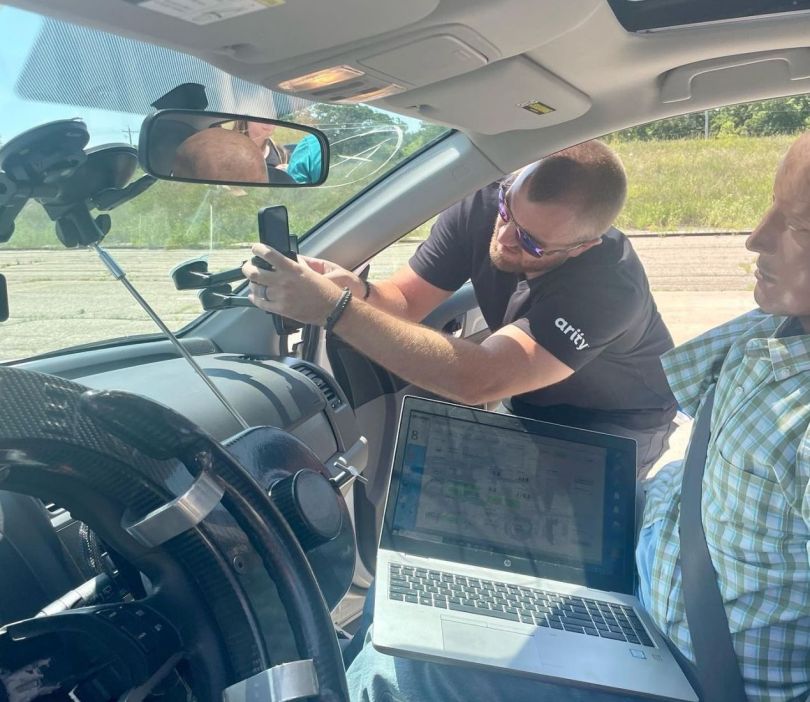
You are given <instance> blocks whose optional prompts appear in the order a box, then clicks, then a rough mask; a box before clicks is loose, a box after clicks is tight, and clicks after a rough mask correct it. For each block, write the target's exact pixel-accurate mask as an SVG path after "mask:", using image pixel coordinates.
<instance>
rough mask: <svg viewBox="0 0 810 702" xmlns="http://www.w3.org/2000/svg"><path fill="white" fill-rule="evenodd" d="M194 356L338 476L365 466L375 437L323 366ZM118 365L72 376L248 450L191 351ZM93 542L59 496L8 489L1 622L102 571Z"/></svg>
mask: <svg viewBox="0 0 810 702" xmlns="http://www.w3.org/2000/svg"><path fill="white" fill-rule="evenodd" d="M195 360H196V361H197V362H198V363H199V365H200V366H201V367H202V368H203V370H204V371H205V373H206V374H207V375H208V376H209V377H210V378H211V379H212V380H213V381H214V383H215V384H216V385H217V388H218V389H219V390H220V392H222V394H223V395H224V396H225V397H226V399H227V400H228V402H230V403H231V404H232V406H233V407H234V408H235V409H236V411H237V412H238V413H239V414H240V415H241V416H242V417H243V418H244V419H245V420H246V421H247V422H248V423H249V424H250V425H251V426H254V427H255V426H270V427H275V428H278V429H282V430H284V431H285V432H287V433H289V434H292V435H293V436H294V437H296V438H297V439H299V440H300V441H301V442H303V443H304V444H305V445H306V446H307V447H309V449H310V450H311V451H312V452H313V453H314V454H315V456H316V457H317V458H318V460H319V461H320V462H321V463H322V464H323V466H324V468H325V471H326V473H327V474H328V475H329V476H332V477H334V476H335V475H337V474H338V473H340V472H341V471H342V469H343V468H344V467H346V466H353V467H354V468H356V469H357V470H360V471H362V470H363V469H364V468H365V464H366V461H367V443H366V440H365V438H364V437H362V436H361V434H360V430H359V427H358V424H357V421H356V419H355V415H354V411H353V410H352V408H351V406H350V405H349V403H348V402H347V400H346V397H345V395H344V394H343V392H342V390H341V389H340V387H339V386H338V384H337V382H336V381H335V380H334V378H332V377H331V376H330V375H329V374H328V373H327V372H325V371H324V370H323V369H322V368H319V367H318V366H315V365H313V364H311V363H307V362H305V361H301V360H300V359H296V358H272V359H269V358H268V359H256V358H248V357H245V356H240V355H236V354H228V353H209V354H204V355H196V356H195ZM115 365H118V364H109V365H107V366H106V367H105V366H96V367H95V368H94V369H92V370H91V369H85V370H84V371H80V373H81V375H77V374H76V373H73V374H71V375H72V376H73V377H71V378H70V379H71V380H73V381H75V382H78V383H81V384H83V385H86V386H87V387H89V388H95V389H115V390H123V391H127V392H132V393H135V394H139V395H143V396H145V397H148V398H150V399H153V400H155V401H157V402H160V403H162V404H164V405H167V406H169V407H171V408H172V409H174V410H175V411H177V412H179V413H181V414H183V415H185V416H186V417H187V418H189V419H190V420H191V421H193V422H194V423H196V424H198V425H199V426H200V427H202V428H203V429H205V430H206V431H207V432H208V433H209V434H211V435H212V436H213V437H214V438H215V439H217V440H218V441H220V442H222V443H224V444H225V445H226V446H227V445H228V444H229V443H232V445H233V450H234V451H235V455H237V457H239V453H238V441H239V435H240V434H241V433H242V427H241V425H240V424H239V423H238V422H237V421H236V419H235V418H234V417H233V416H232V415H231V414H230V412H229V411H228V410H227V409H226V408H225V406H224V405H223V404H222V403H221V402H220V401H219V400H218V399H217V398H216V397H215V396H214V395H213V394H212V393H211V391H210V389H209V388H208V387H207V386H206V385H205V384H204V383H203V381H202V380H201V379H200V378H199V377H198V376H197V374H196V373H195V372H194V370H193V369H192V368H191V367H190V366H189V365H188V364H187V363H186V361H185V360H183V359H181V358H163V359H159V360H152V361H151V362H147V363H142V364H140V365H134V366H133V365H124V366H121V365H118V367H115ZM111 366H113V367H111ZM88 371H89V372H88ZM243 463H244V462H243ZM254 477H257V478H258V476H254ZM344 546H345V544H344ZM94 548H95V545H94V543H93V537H92V534H88V533H87V529H86V527H84V525H82V524H81V523H79V522H77V521H76V520H74V519H72V517H71V515H70V514H68V513H67V512H66V511H65V510H63V509H61V508H60V507H59V506H57V505H45V506H43V505H42V503H40V502H39V501H37V500H34V499H32V498H29V497H25V496H21V495H16V494H12V493H4V492H2V491H0V572H3V573H4V574H5V575H4V577H3V578H2V579H0V625H2V624H3V623H8V622H10V621H15V620H18V619H21V618H26V617H30V616H33V615H35V614H36V613H37V612H38V611H39V610H40V609H41V608H43V607H44V606H45V605H47V604H49V603H51V602H53V601H54V600H55V599H56V598H59V597H61V596H62V595H63V594H64V593H65V591H67V590H69V589H71V588H76V587H78V586H79V585H80V584H81V583H83V582H85V581H87V580H88V579H90V578H92V577H94V576H98V575H99V574H101V573H103V572H104V570H105V568H103V567H102V566H103V565H104V564H103V562H102V559H101V557H100V554H99V553H97V552H94ZM352 549H353V547H352ZM344 552H345V548H344ZM333 553H334V552H333ZM323 555H324V556H326V555H328V554H327V553H326V552H325V553H324V554H323ZM312 564H313V567H314V568H315V569H316V570H317V568H318V566H317V564H316V563H315V562H313V563H312ZM323 565H324V566H326V565H327V564H326V563H324V564H323ZM108 567H109V564H107V569H108ZM105 583H107V591H106V592H103V593H98V594H99V595H100V596H101V599H102V601H103V600H104V599H106V598H110V599H115V598H117V597H119V596H120V592H119V589H118V588H117V587H116V585H115V583H109V581H107V580H105ZM109 585H112V587H109Z"/></svg>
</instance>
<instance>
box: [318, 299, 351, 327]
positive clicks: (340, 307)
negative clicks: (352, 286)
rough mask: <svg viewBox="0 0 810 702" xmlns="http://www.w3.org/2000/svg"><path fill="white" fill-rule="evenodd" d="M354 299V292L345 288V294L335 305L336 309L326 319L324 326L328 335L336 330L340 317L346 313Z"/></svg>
mask: <svg viewBox="0 0 810 702" xmlns="http://www.w3.org/2000/svg"><path fill="white" fill-rule="evenodd" d="M351 299H352V291H351V290H349V288H343V294H342V295H341V296H340V299H339V300H338V301H337V304H336V305H335V309H333V310H332V311H331V312H330V313H329V316H328V317H327V318H326V324H324V329H325V330H326V333H327V334H328V333H330V332H331V331H332V329H333V328H334V326H335V324H337V322H338V320H339V319H340V317H341V316H342V315H343V313H344V312H345V311H346V308H347V307H348V306H349V301H350V300H351Z"/></svg>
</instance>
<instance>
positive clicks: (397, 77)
mask: <svg viewBox="0 0 810 702" xmlns="http://www.w3.org/2000/svg"><path fill="white" fill-rule="evenodd" d="M611 1H612V2H614V4H616V3H621V2H625V3H628V2H629V0H611ZM686 1H687V2H688V1H691V0H686ZM646 2H647V3H653V2H660V0H646ZM11 4H14V5H17V6H19V7H22V8H25V9H29V10H35V11H37V12H41V13H43V14H47V15H52V16H56V17H59V18H61V19H65V20H68V21H72V22H77V23H80V24H83V25H87V26H92V27H97V28H99V29H104V30H106V31H111V32H114V33H118V34H123V35H126V36H130V37H134V38H138V39H141V40H145V41H148V42H152V43H155V44H159V45H162V46H166V47H170V48H174V49H178V50H181V51H184V52H187V53H190V54H193V55H196V56H198V57H200V58H202V59H204V60H206V61H208V62H209V63H211V64H213V65H215V66H218V67H219V68H222V69H224V70H226V71H227V72H229V73H231V74H233V75H236V76H239V77H242V78H245V79H247V80H250V81H252V82H256V83H260V84H262V85H265V86H267V87H270V88H272V89H274V90H278V89H279V83H283V82H284V81H287V80H289V79H291V78H296V77H299V76H301V75H304V74H308V73H311V72H313V71H316V70H319V69H323V68H327V67H334V66H348V67H350V68H351V69H353V70H354V71H355V74H354V75H353V77H352V78H351V79H347V80H345V81H343V82H342V83H339V84H337V85H333V86H326V87H323V86H321V87H320V88H318V89H310V90H305V91H303V92H298V93H296V94H297V95H299V96H301V97H307V98H314V99H317V100H319V101H322V102H330V101H334V100H335V99H338V98H346V97H348V98H352V97H358V96H362V95H363V94H368V91H373V90H376V89H377V88H381V87H382V88H385V87H387V86H394V88H393V89H394V90H399V92H397V93H396V94H393V95H391V96H389V97H385V98H382V99H379V100H375V101H373V102H372V103H371V104H373V105H375V106H379V107H381V108H384V109H387V110H391V111H394V112H398V113H400V114H403V115H406V116H410V117H416V118H419V119H425V120H429V121H435V122H438V123H441V124H445V125H448V126H451V127H454V128H457V129H459V130H462V131H464V132H465V133H467V135H468V136H469V137H470V139H471V140H472V141H473V142H474V143H475V144H476V146H477V147H478V148H479V149H480V150H481V151H482V152H483V153H484V154H485V155H486V156H487V157H488V158H490V160H491V161H492V162H493V163H494V164H496V165H497V166H498V168H499V169H501V170H504V171H505V170H509V169H510V168H513V167H515V166H516V165H522V164H524V163H526V162H527V160H529V158H530V157H532V156H535V155H536V156H540V155H543V153H548V152H550V151H553V150H554V149H556V148H560V147H562V146H566V145H569V144H572V143H576V142H579V141H583V140H585V139H588V138H592V137H595V136H599V135H602V134H606V133H609V132H612V131H614V130H617V129H621V128H624V127H627V126H631V125H634V124H640V123H644V122H649V121H652V120H655V119H659V118H662V117H667V116H672V115H675V114H683V113H686V112H693V111H697V110H704V109H709V108H712V107H717V106H721V105H726V104H731V103H736V102H743V101H748V100H755V99H762V98H768V97H777V96H783V95H789V94H797V93H803V92H810V49H808V48H805V46H804V45H805V44H806V37H807V34H808V30H810V14H808V13H807V12H794V13H787V14H777V15H769V16H764V17H762V16H760V17H756V18H750V19H742V20H740V19H737V20H734V21H721V22H715V23H709V24H702V25H695V26H685V27H676V28H670V29H664V30H661V31H655V32H641V33H634V32H630V31H628V30H626V29H625V28H624V27H623V26H622V24H621V23H620V22H619V20H618V19H617V17H616V15H615V14H614V12H613V9H611V6H610V5H609V4H608V2H605V1H604V0H566V2H559V0H480V1H479V0H409V1H408V2H406V3H403V2H401V1H399V0H330V1H329V2H328V3H324V2H319V0H233V2H229V3H227V4H226V5H227V7H229V8H231V9H232V10H233V16H230V17H227V16H223V15H222V14H218V12H219V11H221V9H222V7H223V4H222V3H221V2H218V0H200V1H199V2H195V3H186V2H183V1H182V0H181V2H176V1H173V0H150V1H149V2H144V3H137V2H120V1H119V2H110V3H99V2H97V1H96V0H22V1H15V2H13V3H11ZM186 5H188V6H189V7H190V6H192V5H193V6H195V7H197V8H198V10H197V11H196V14H195V13H193V12H192V11H191V10H188V11H184V10H182V9H181V10H179V11H178V9H177V8H178V7H180V8H182V7H184V6H186ZM200 7H203V8H204V9H203V10H199V8H200ZM205 8H209V9H208V10H206V9H205ZM358 73H360V75H358Z"/></svg>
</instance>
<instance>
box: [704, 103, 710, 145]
mask: <svg viewBox="0 0 810 702" xmlns="http://www.w3.org/2000/svg"><path fill="white" fill-rule="evenodd" d="M703 138H704V139H708V138H709V111H708V110H706V111H705V112H704V113H703Z"/></svg>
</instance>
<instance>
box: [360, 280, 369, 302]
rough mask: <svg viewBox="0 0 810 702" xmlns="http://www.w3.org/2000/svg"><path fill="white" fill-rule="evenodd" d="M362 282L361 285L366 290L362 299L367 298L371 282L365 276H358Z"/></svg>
mask: <svg viewBox="0 0 810 702" xmlns="http://www.w3.org/2000/svg"><path fill="white" fill-rule="evenodd" d="M360 280H361V281H362V282H363V285H364V286H365V288H366V291H365V292H364V293H363V298H362V299H363V300H368V296H369V295H371V283H369V282H368V280H367V279H366V278H360Z"/></svg>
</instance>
